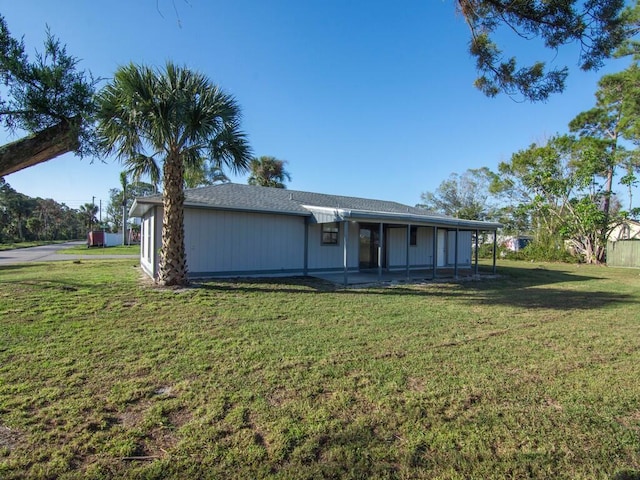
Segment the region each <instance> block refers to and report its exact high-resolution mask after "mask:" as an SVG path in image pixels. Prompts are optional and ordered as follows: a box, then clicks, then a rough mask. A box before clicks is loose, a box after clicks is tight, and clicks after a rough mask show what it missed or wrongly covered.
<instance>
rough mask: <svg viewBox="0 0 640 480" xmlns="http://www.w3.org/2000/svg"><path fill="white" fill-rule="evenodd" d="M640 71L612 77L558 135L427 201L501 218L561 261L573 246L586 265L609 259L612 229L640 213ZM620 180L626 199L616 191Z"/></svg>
mask: <svg viewBox="0 0 640 480" xmlns="http://www.w3.org/2000/svg"><path fill="white" fill-rule="evenodd" d="M639 89H640V69H639V67H638V65H637V63H636V62H633V63H632V64H631V65H630V66H629V67H628V68H627V69H625V70H623V71H621V72H618V73H615V74H611V75H605V76H604V77H602V78H601V80H600V81H599V83H598V90H597V91H596V93H595V104H594V106H593V107H592V108H591V109H589V110H587V111H584V112H581V113H579V114H578V115H576V116H575V118H574V119H573V120H571V122H570V123H569V125H568V130H569V131H568V132H567V133H559V134H556V135H555V136H553V137H552V138H549V139H548V140H546V141H545V142H541V143H534V144H532V145H530V146H529V147H527V148H524V149H522V150H520V151H518V152H516V153H514V154H513V155H512V156H511V159H510V160H509V161H507V162H501V163H500V164H499V165H498V168H497V171H495V172H493V171H491V170H489V169H488V168H482V169H476V170H468V171H467V172H465V173H463V174H461V175H458V174H452V175H451V176H450V178H449V179H448V180H446V181H444V182H443V183H441V184H440V186H439V187H438V188H437V189H436V191H435V192H425V193H423V194H422V200H423V203H422V204H421V205H422V206H424V207H426V208H430V209H433V210H436V211H439V212H443V213H446V214H450V215H454V216H458V217H460V218H468V219H477V220H485V219H491V220H497V221H500V222H502V223H503V224H504V225H505V228H504V231H505V233H511V234H515V235H518V234H530V235H532V236H533V237H534V244H533V245H532V246H531V247H530V249H531V250H535V251H537V252H542V256H543V257H546V258H549V259H555V258H557V257H558V256H560V257H562V256H564V254H565V251H566V249H567V248H568V249H569V250H570V251H573V252H574V253H575V255H577V256H578V257H579V258H580V259H581V260H584V261H585V262H587V263H602V262H604V261H605V253H606V241H607V237H608V234H609V233H610V232H611V230H612V229H613V228H615V227H616V226H617V225H619V224H620V223H621V222H623V221H625V220H626V219H629V218H632V219H634V218H638V216H639V215H640V208H637V207H634V202H633V200H634V198H633V193H634V188H635V187H636V186H637V185H638V181H639V180H638V173H639V172H640V151H639V150H638V145H639V144H640V95H639V94H640V91H639ZM616 182H617V184H618V186H619V187H620V188H622V189H623V190H624V191H625V192H626V196H627V202H626V203H625V204H623V203H622V202H621V201H620V195H618V194H616Z"/></svg>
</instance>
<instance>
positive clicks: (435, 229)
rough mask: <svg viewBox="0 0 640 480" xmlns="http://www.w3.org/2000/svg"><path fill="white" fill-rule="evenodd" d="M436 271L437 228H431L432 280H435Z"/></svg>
mask: <svg viewBox="0 0 640 480" xmlns="http://www.w3.org/2000/svg"><path fill="white" fill-rule="evenodd" d="M437 270H438V227H433V279H434V280H435V279H436V275H437V273H438V272H437Z"/></svg>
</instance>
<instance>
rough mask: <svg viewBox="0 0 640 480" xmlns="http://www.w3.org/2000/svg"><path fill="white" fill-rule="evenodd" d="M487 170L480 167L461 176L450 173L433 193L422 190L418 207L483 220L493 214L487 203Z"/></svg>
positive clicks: (490, 175)
mask: <svg viewBox="0 0 640 480" xmlns="http://www.w3.org/2000/svg"><path fill="white" fill-rule="evenodd" d="M492 180H493V174H492V173H491V171H490V170H489V169H488V168H486V167H484V168H479V169H469V170H467V171H466V172H464V173H463V174H462V175H458V174H457V173H452V174H451V175H450V176H449V178H448V179H447V180H444V181H443V182H442V183H441V184H440V185H439V186H438V188H436V190H435V192H424V193H423V194H422V195H421V196H420V198H421V199H422V203H420V204H419V205H418V206H419V207H422V208H426V209H428V210H432V211H434V212H438V213H442V214H444V215H449V216H452V217H457V218H464V219H467V220H486V219H488V218H489V216H490V215H491V214H492V213H493V212H492V211H493V208H494V207H493V205H491V204H490V203H489V197H490V192H489V186H490V185H491V182H492Z"/></svg>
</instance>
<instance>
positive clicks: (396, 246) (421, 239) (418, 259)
mask: <svg viewBox="0 0 640 480" xmlns="http://www.w3.org/2000/svg"><path fill="white" fill-rule="evenodd" d="M386 252H387V265H388V267H389V268H391V269H393V268H401V267H406V265H407V227H398V228H395V227H394V228H389V229H388V230H387V248H386ZM409 265H410V266H412V267H420V266H422V267H425V266H431V265H433V227H418V230H417V238H416V245H415V246H409Z"/></svg>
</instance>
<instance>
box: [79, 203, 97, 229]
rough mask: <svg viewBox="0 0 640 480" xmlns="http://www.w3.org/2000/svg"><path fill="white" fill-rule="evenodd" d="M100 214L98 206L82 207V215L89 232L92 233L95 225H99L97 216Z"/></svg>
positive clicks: (92, 204)
mask: <svg viewBox="0 0 640 480" xmlns="http://www.w3.org/2000/svg"><path fill="white" fill-rule="evenodd" d="M97 214H98V206H97V205H96V204H94V203H85V204H84V205H80V215H81V216H82V218H83V219H84V222H85V225H86V227H87V231H91V229H92V227H93V224H94V223H98V219H97V218H96V215H97Z"/></svg>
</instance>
